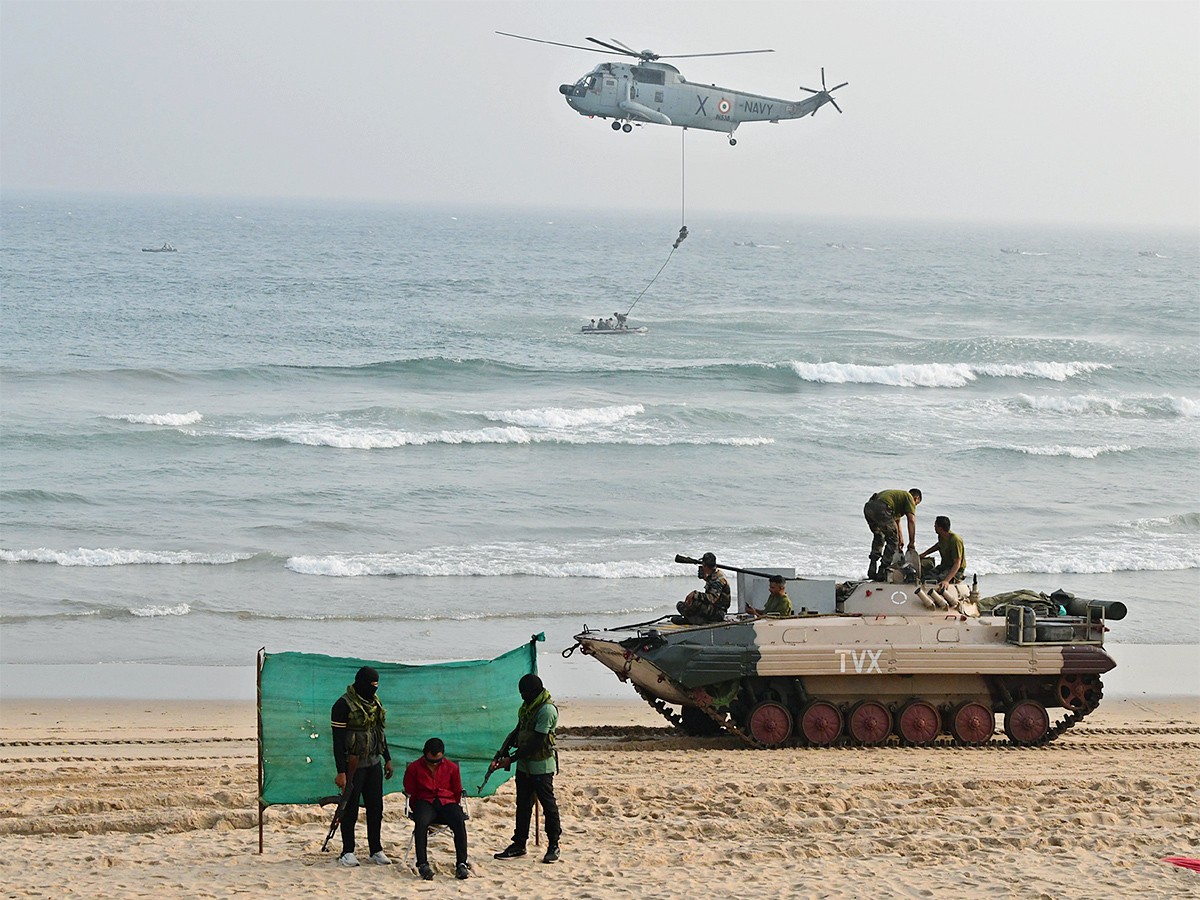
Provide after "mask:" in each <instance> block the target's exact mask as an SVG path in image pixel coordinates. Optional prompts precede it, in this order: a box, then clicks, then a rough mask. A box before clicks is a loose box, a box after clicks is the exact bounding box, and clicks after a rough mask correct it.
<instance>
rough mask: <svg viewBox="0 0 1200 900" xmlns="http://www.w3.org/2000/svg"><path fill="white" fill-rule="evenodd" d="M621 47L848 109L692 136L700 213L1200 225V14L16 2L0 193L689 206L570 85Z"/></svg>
mask: <svg viewBox="0 0 1200 900" xmlns="http://www.w3.org/2000/svg"><path fill="white" fill-rule="evenodd" d="M497 30H502V31H511V32H516V33H518V34H526V35H531V36H535V37H541V38H545V39H548V40H554V41H562V42H566V43H584V39H585V38H586V37H588V36H594V37H598V38H600V39H602V40H607V39H611V38H617V39H619V40H621V41H623V42H625V43H627V44H629V45H631V46H634V47H637V48H639V49H640V48H643V47H649V48H652V49H654V50H655V51H656V52H658V53H661V54H664V55H665V54H670V53H703V52H711V51H723V50H743V49H757V48H760V47H771V48H774V49H775V51H776V52H775V53H773V54H764V55H761V56H745V57H736V56H735V57H718V58H715V59H690V60H680V61H676V62H675V64H676V65H677V66H678V67H679V68H680V70H681V71H682V72H683V74H684V76H685V77H687V78H688V79H690V80H692V81H700V82H713V83H716V84H719V85H721V86H723V87H728V88H741V89H745V90H750V91H754V92H757V93H761V94H767V95H769V96H775V97H783V98H788V99H798V98H801V97H805V96H808V95H807V94H805V93H803V92H802V91H800V90H799V89H798V87H797V86H798V85H801V84H803V85H807V86H809V87H812V86H815V85H818V84H819V82H820V67H821V66H825V67H826V69H827V80H828V82H829V84H830V85H831V86H832V85H833V84H835V83H838V82H841V81H849V82H850V84H849V86H848V87H845V88H843V89H842V90H841V91H839V92H838V94H837V95H836V96H837V99H838V102H839V104H840V105H841V107H842V109H843V110H845V114H844V115H838V113H837V111H836V110H834V109H833V108H832V107H828V106H827V107H825V108H824V109H822V110H821V111H820V112H819V113H818V114H817V116H816V117H815V118H808V119H804V120H801V121H790V122H781V123H779V124H778V125H769V124H765V123H750V124H747V125H743V126H742V127H741V128H740V129H739V131H738V134H737V137H738V145H737V147H730V146H729V145H728V143H727V142H726V138H725V137H724V136H723V135H720V134H716V133H709V132H701V131H689V132H687V136H686V141H687V162H688V179H687V185H688V209H689V210H702V209H710V210H729V211H744V212H757V211H762V212H769V213H781V214H788V215H799V216H807V215H848V216H885V217H903V218H950V219H967V220H975V221H997V222H1013V221H1015V222H1022V221H1025V222H1086V223H1096V224H1106V225H1107V224H1128V225H1167V226H1180V225H1187V226H1193V227H1195V226H1197V225H1198V224H1200V4H1198V3H1195V2H1190V0H1189V2H1168V3H1154V2H1137V3H1095V2H1069V3H1054V2H1035V3H1024V2H1003V3H986V2H978V3H971V2H952V3H938V2H926V3H908V2H894V3H876V2H855V3H851V2H837V3H803V2H786V3H754V2H715V3H704V2H687V3H664V2H653V0H641V2H633V3H610V2H578V3H572V2H553V3H545V2H541V3H508V2H450V0H443V2H429V3H426V2H404V3H400V2H392V3H290V2H271V3H247V2H239V3H216V2H212V3H165V2H163V3H134V2H123V3H107V2H88V3H48V2H14V0H4V2H3V3H2V4H0V187H2V188H3V189H4V190H5V191H12V190H21V189H28V188H36V189H58V190H69V191H109V192H121V193H125V192H135V193H151V194H184V195H217V196H247V197H312V198H348V199H371V200H380V201H399V202H406V203H421V204H429V203H436V204H443V203H446V204H455V205H457V204H462V205H466V204H468V203H487V204H506V205H512V204H517V205H532V206H562V207H572V208H579V207H585V208H586V207H591V208H617V209H646V210H650V209H655V210H657V209H662V210H671V209H676V210H677V209H678V208H679V191H680V185H679V180H680V179H679V164H680V160H679V157H680V143H681V135H682V131H681V130H680V129H678V128H667V127H661V126H646V127H644V128H638V129H635V130H634V133H633V134H631V135H625V134H614V133H613V132H612V131H611V130H610V129H609V125H608V123H607V122H603V121H601V120H599V119H597V120H589V119H586V118H584V117H582V116H580V115H578V114H577V113H575V112H573V111H572V110H571V109H570V108H569V107H568V106H567V105H566V103H565V101H564V100H563V98H562V97H561V96H560V95H559V93H558V85H559V84H560V83H562V82H567V81H575V80H576V79H577V78H579V76H581V75H583V74H584V73H585V72H587V71H588V70H590V69H591V68H592V67H593V66H594V65H596V64H597V63H599V62H602V61H604V60H605V59H606V58H607V57H605V56H604V55H601V54H597V53H585V52H582V51H578V50H570V49H567V48H562V47H552V46H546V45H538V44H530V43H527V42H524V41H516V40H512V39H511V38H505V37H500V36H497V35H496V34H494V33H493V32H494V31H497Z"/></svg>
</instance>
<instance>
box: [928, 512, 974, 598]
mask: <svg viewBox="0 0 1200 900" xmlns="http://www.w3.org/2000/svg"><path fill="white" fill-rule="evenodd" d="M933 530H934V533H936V534H937V538H938V540H937V543H936V544H934V545H933V546H932V547H930V548H929V549H928V550H926V551H925V552H924V553H922V554H921V558H922V559H924V558H925V557H926V556H929V554H931V553H933V551H934V550H936V551H938V555H939V557H940V562H939V563H938V565H937V566H936V567H935V568H934V569H933V570H932V571H930V572H928V573H926V572H925V567H924V566H922V567H921V571H922V573H923V578H924V579H925V580H928V581H936V582H937V583H938V585H937V586H938V588H939V589H940V588H944V587H945V586H946V585H948V584H950V582H952V581H962V580H963V577H964V576H965V575H966V574H967V556H966V553H964V552H963V542H962V538H960V537H959V536H958V535H957V534H955V533H954V532H953V531H951V530H950V518H949V516H938V517H937V518H936V519H934V520H933Z"/></svg>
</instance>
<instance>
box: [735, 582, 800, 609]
mask: <svg viewBox="0 0 1200 900" xmlns="http://www.w3.org/2000/svg"><path fill="white" fill-rule="evenodd" d="M767 591H768V592H770V596H769V597H768V598H767V605H766V606H764V607H763V608H762V609H755V608H754V607H753V606H751V605H750V604H749V603H747V604H746V612H748V613H750V615H752V616H756V617H762V616H790V615H792V601H791V600H790V599H788V595H787V591H786V590H785V589H784V579H783V576H782V575H772V576H771V577H770V578H769V579H768V580H767Z"/></svg>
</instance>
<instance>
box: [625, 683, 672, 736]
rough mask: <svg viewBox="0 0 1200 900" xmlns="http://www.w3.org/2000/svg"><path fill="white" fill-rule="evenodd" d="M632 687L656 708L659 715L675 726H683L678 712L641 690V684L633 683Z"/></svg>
mask: <svg viewBox="0 0 1200 900" xmlns="http://www.w3.org/2000/svg"><path fill="white" fill-rule="evenodd" d="M633 689H634V690H635V691H637V692H638V696H639V697H641V698H642V699H643V700H645V701H646V702H647V703H649V704H650V705H651V706H652V707H654V708H655V709H656V710H658V713H659V715H661V716H662V717H663V718H664V719H666V720H667V721H668V722H670V723H671V724H672V725H674V726H675V727H676V728H682V727H683V716H681V715H679V713H677V712H675V711H674V710H673V709H671V707H669V706H667V704H665V703H663V702H662V701H661V700H659V699H658V698H657V697H655V696H653V695H652V694H650V693H649V692H648V691H646V690H643V689H642V686H641V685H638V684H635V685H634V686H633Z"/></svg>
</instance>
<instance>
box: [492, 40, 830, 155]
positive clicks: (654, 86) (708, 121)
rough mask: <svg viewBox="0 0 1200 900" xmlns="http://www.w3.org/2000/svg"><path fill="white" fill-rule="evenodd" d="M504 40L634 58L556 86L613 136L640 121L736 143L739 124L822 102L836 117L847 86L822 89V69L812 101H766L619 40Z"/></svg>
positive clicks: (807, 110)
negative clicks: (691, 74) (607, 122)
mask: <svg viewBox="0 0 1200 900" xmlns="http://www.w3.org/2000/svg"><path fill="white" fill-rule="evenodd" d="M496 33H497V34H502V35H504V36H505V37H513V38H519V39H520V40H523V41H536V42H537V43H539V44H554V45H555V46H558V47H571V48H574V49H576V50H589V51H592V52H595V53H605V52H608V53H616V54H620V55H622V56H629V57H633V58H634V59H636V60H637V62H636V63H634V62H603V63H600V65H598V66H596V68H594V69H592V71H591V72H589V73H588V74H586V75H584V76H583V77H582V78H580V79H579V80H578V81H577V82H575V83H574V84H564V85H560V86H559V88H558V90H559V93H561V94H562V95H563V96H564V97H565V98H566V100H567V104H568V105H569V106H570V107H571V108H572V109H573V110H575V111H576V112H577V113H579V114H580V115H581V116H589V117H598V118H601V119H612V128H613V131H625V132H629V131H632V130H633V124H632V123H638V124H641V123H643V122H649V123H653V124H655V125H675V126H678V127H680V128H700V129H703V130H705V131H719V132H723V133H725V134H728V135H729V143H730V144H731V145H732V144H736V143H737V140H735V139H734V137H733V133H734V132H735V131H736V130H737V127H738V126H739V125H741V124H742V123H743V122H778V121H779V120H781V119H800V118H803V117H804V116H811V115H816V112H817V110H818V109H820V108H821V107H822V106H824V105H825V104H826V103H831V104H833V108H834V109H836V110H837V111H838V112H839V113H840V112H841V111H842V109H841V107H840V106H838V105H837V102H836V101H835V100H834V99H833V92H834V91H836V90H838V88H843V87H845V86H846V85H847V84H849V82H845V81H844V82H842V83H841V84H839V85H837V86H836V87H832V88H826V87H825V70H824V69H823V68H822V69H821V90H819V91H815V90H813V89H812V88H806V87H801V88H800V90H802V91H808V92H809V93H810V94H812V95H813V96H811V97H806V98H805V99H803V100H782V99H780V98H778V97H765V96H763V95H762V94H751V93H748V92H746V91H735V90H732V89H730V88H723V87H717V86H716V85H715V84H697V83H695V82H691V81H688V80H687V79H686V78H684V77H683V75H682V74H680V72H679V70H678V69H677V68H675V67H674V66H672V65H670V64H668V63H664V62H659V60H661V59H663V58H664V57H662V56H660V55H659V54H657V53H653V52H651V51H650V50H642V51H641V52H638V51H637V50H633V49H631V48H629V47H626V46H625V45H624V44H621V42H620V41H614V43H611V44H609V43H605V42H604V41H599V40H597V39H596V38H592V37H590V38H588V40H589V41H591V42H592V43H594V44H599V45H600V46H601V47H605V48H607V49H606V50H597V49H596V48H595V47H582V46H579V45H577V44H562V43H559V42H558V41H543V40H541V39H540V38H530V37H524V36H522V35H519V34H509V33H508V32H505V31H498V32H496ZM617 45H620V46H617ZM774 52H775V51H773V50H737V51H733V52H729V53H685V54H673V55H672V56H670V57H667V58H671V59H683V58H688V57H698V56H738V55H742V54H747V53H774Z"/></svg>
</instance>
